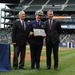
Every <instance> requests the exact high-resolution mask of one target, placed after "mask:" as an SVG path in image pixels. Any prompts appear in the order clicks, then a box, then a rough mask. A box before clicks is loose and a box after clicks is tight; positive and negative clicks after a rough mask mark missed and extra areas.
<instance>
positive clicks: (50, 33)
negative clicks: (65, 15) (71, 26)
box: [45, 19, 61, 44]
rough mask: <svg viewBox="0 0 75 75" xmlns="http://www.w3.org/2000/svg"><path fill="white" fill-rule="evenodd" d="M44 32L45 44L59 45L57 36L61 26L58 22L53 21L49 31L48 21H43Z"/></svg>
mask: <svg viewBox="0 0 75 75" xmlns="http://www.w3.org/2000/svg"><path fill="white" fill-rule="evenodd" d="M45 32H46V43H47V44H48V43H49V42H52V43H53V44H56V43H59V42H60V40H59V36H60V33H61V25H60V22H58V21H57V20H55V19H53V22H52V27H51V30H50V23H49V20H46V21H45Z"/></svg>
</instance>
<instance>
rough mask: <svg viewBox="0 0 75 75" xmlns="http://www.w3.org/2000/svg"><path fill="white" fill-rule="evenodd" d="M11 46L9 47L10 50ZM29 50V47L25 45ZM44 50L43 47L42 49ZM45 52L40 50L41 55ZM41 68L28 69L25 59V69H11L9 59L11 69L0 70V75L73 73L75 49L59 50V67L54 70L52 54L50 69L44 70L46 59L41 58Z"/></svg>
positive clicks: (60, 74)
mask: <svg viewBox="0 0 75 75" xmlns="http://www.w3.org/2000/svg"><path fill="white" fill-rule="evenodd" d="M12 49H13V47H11V51H13V50H12ZM27 50H29V47H27ZM43 50H44V49H43ZM45 53H46V52H45V51H44V52H42V55H43V56H45V55H46V54H45ZM40 64H41V69H40V70H37V69H34V70H31V69H30V60H26V61H25V67H26V70H12V61H11V71H9V72H0V75H75V49H71V50H60V51H59V69H58V71H55V70H54V68H53V55H52V68H51V70H46V60H41V62H40Z"/></svg>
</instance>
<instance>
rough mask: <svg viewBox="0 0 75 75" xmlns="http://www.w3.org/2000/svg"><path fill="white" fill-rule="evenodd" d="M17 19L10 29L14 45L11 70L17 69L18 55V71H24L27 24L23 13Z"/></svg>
mask: <svg viewBox="0 0 75 75" xmlns="http://www.w3.org/2000/svg"><path fill="white" fill-rule="evenodd" d="M18 16H19V19H18V20H16V21H15V22H14V23H13V27H12V44H13V45H14V58H13V68H14V69H18V56H19V54H20V62H19V69H24V59H25V53H26V42H27V35H28V34H27V22H26V21H24V19H25V12H24V11H20V12H19V14H18Z"/></svg>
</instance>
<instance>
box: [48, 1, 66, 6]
mask: <svg viewBox="0 0 75 75" xmlns="http://www.w3.org/2000/svg"><path fill="white" fill-rule="evenodd" d="M65 2H66V0H50V1H49V3H48V4H47V5H62V4H64V3H65Z"/></svg>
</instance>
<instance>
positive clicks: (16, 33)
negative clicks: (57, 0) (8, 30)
mask: <svg viewBox="0 0 75 75" xmlns="http://www.w3.org/2000/svg"><path fill="white" fill-rule="evenodd" d="M25 25H26V29H24V28H23V26H22V24H21V22H20V20H18V21H15V22H14V23H13V27H12V42H13V43H16V44H17V45H23V44H25V43H26V41H27V38H28V25H27V22H25Z"/></svg>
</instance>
